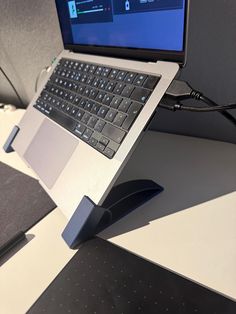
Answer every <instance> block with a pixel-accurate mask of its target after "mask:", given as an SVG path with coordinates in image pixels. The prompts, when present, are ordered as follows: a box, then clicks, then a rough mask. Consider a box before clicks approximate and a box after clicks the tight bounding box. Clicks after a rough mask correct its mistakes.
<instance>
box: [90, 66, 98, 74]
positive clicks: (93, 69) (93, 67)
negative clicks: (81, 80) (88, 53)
mask: <svg viewBox="0 0 236 314" xmlns="http://www.w3.org/2000/svg"><path fill="white" fill-rule="evenodd" d="M96 69H97V67H96V65H94V64H91V65H90V68H89V73H90V74H93V73H94V72H95V71H96Z"/></svg>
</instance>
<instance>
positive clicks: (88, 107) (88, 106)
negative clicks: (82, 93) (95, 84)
mask: <svg viewBox="0 0 236 314" xmlns="http://www.w3.org/2000/svg"><path fill="white" fill-rule="evenodd" d="M93 105H94V102H93V101H91V100H88V101H87V102H86V105H85V106H84V109H85V110H87V111H90V110H91V109H92V108H93Z"/></svg>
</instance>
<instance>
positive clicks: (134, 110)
mask: <svg viewBox="0 0 236 314" xmlns="http://www.w3.org/2000/svg"><path fill="white" fill-rule="evenodd" d="M141 109H142V105H141V104H139V103H137V102H134V103H132V105H131V106H130V108H129V110H128V112H127V113H128V116H127V118H126V119H125V121H124V123H123V125H122V128H123V129H125V130H129V128H130V127H131V125H132V124H133V122H134V120H135V119H136V118H137V116H138V114H139V112H140V110H141Z"/></svg>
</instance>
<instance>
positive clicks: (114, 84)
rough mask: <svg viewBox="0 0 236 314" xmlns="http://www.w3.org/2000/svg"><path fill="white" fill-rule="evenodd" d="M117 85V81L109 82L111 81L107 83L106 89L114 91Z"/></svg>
mask: <svg viewBox="0 0 236 314" xmlns="http://www.w3.org/2000/svg"><path fill="white" fill-rule="evenodd" d="M115 86H116V82H109V83H108V84H107V86H106V88H105V89H106V90H107V91H108V92H112V91H113V89H114V88H115Z"/></svg>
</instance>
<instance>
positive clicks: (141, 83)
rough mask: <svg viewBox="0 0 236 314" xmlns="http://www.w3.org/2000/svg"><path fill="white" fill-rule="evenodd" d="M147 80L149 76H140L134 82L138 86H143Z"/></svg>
mask: <svg viewBox="0 0 236 314" xmlns="http://www.w3.org/2000/svg"><path fill="white" fill-rule="evenodd" d="M146 78H147V75H144V74H138V75H137V76H136V78H135V80H134V84H135V85H138V86H142V85H143V83H144V81H145V80H146Z"/></svg>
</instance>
